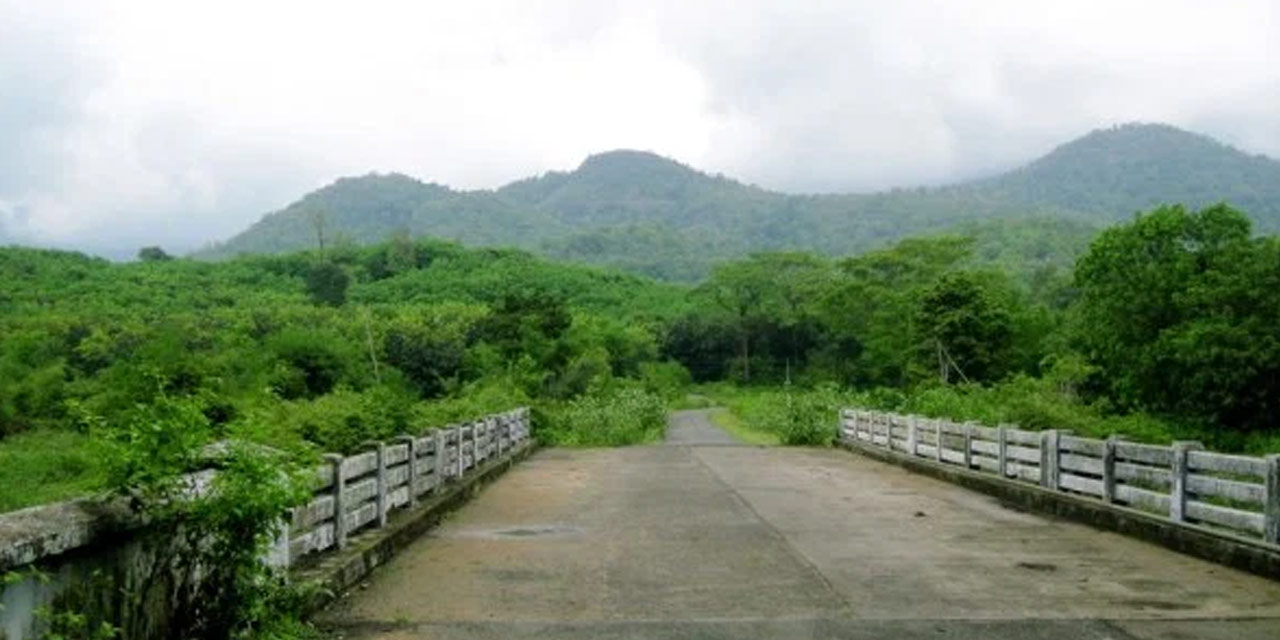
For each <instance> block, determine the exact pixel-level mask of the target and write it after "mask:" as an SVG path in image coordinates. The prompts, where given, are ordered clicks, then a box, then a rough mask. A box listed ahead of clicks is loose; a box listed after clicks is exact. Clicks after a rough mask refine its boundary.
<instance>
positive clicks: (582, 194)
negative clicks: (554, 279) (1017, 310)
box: [197, 124, 1280, 280]
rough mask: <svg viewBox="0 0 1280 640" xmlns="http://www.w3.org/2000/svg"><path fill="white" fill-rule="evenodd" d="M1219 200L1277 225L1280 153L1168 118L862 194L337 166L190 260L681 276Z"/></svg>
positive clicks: (654, 165)
mask: <svg viewBox="0 0 1280 640" xmlns="http://www.w3.org/2000/svg"><path fill="white" fill-rule="evenodd" d="M1217 201H1226V202H1229V203H1231V204H1233V205H1235V206H1237V207H1239V208H1240V209H1242V210H1244V211H1247V212H1248V213H1249V214H1250V215H1252V216H1253V217H1254V218H1255V222H1256V223H1257V228H1258V229H1259V230H1261V231H1274V230H1277V229H1280V162H1277V161H1275V160H1272V159H1270V158H1267V157H1263V156H1252V155H1248V154H1246V153H1243V152H1241V151H1238V150H1236V149H1234V148H1231V147H1229V146H1226V145H1223V144H1221V143H1218V142H1216V141H1214V140H1213V139H1211V138H1208V137H1205V136H1202V135H1198V134H1194V133H1189V132H1186V131H1182V130H1179V129H1176V128H1174V127H1170V126H1167V125H1152V124H1130V125H1123V126H1119V127H1113V128H1110V129H1105V130H1098V131H1094V132H1092V133H1090V134H1088V135H1086V136H1084V137H1082V138H1079V139H1076V140H1074V141H1071V142H1068V143H1067V144H1064V145H1062V146H1060V147H1058V148H1057V149H1055V150H1053V151H1052V152H1050V153H1049V154H1048V155H1046V156H1044V157H1042V158H1040V159H1038V160H1035V161H1034V162H1031V163H1030V164H1028V165H1026V166H1024V167H1022V168H1020V169H1017V170H1014V171H1011V172H1009V173H1006V174H1003V175H1000V176H996V177H993V178H988V179H984V180H977V181H973V182H968V183H963V184H958V185H952V186H946V187H938V188H918V189H895V190H892V191H886V192H880V193H873V194H831V195H788V194H782V193H777V192H772V191H767V190H764V189H760V188H757V187H753V186H749V185H745V184H742V183H740V182H737V181H734V180H732V179H728V178H724V177H720V176H710V175H707V174H705V173H702V172H699V171H696V170H694V169H692V168H690V167H687V166H685V165H682V164H680V163H677V162H675V161H672V160H669V159H666V158H663V157H660V156H657V155H654V154H651V153H644V152H637V151H613V152H608V153H602V154H598V155H594V156H591V157H589V158H587V159H586V161H584V162H583V163H582V165H581V166H580V167H579V168H578V169H576V170H574V171H571V172H551V173H547V174H545V175H542V176H539V177H534V178H529V179H526V180H521V181H518V182H515V183H512V184H509V185H507V186H505V187H502V188H500V189H497V190H494V191H454V190H451V189H449V188H447V187H444V186H440V185H435V184H426V183H422V182H419V181H417V180H415V179H413V178H409V177H407V176H403V175H397V174H391V175H378V174H371V175H367V176H364V177H359V178H343V179H341V180H339V181H337V182H335V183H334V184H332V185H329V186H327V187H324V188H323V189H320V190H318V191H315V192H313V193H311V194H309V195H307V196H306V197H304V198H303V199H302V200H300V201H298V202H296V203H294V204H292V205H290V206H289V207H287V208H285V209H284V210H282V211H279V212H276V213H272V214H268V215H267V216H265V217H264V218H263V219H262V220H261V221H259V222H258V223H256V224H254V225H253V226H252V227H250V228H249V229H247V230H246V231H244V232H243V233H241V234H239V235H237V236H235V237H233V238H231V239H229V240H227V241H226V242H223V243H220V244H217V245H215V246H213V247H210V248H209V249H206V250H204V251H201V252H199V253H198V254H197V257H202V258H224V257H229V256H233V255H236V254H240V253H261V252H281V251H290V250H296V249H303V248H311V247H315V246H317V244H318V243H319V242H320V241H321V239H322V238H323V239H325V240H326V241H328V242H334V241H349V242H355V243H359V244H367V243H372V242H380V241H383V240H385V239H386V238H388V237H390V236H392V235H394V234H396V233H402V232H408V233H409V234H411V235H413V236H421V235H431V236H438V237H443V238H449V239H453V240H457V241H460V242H463V243H466V244H481V245H509V246H516V247H521V248H526V249H532V250H535V251H539V252H542V253H545V254H549V255H552V256H555V257H558V258H562V259H570V260H581V261H586V262H592V263H599V264H608V265H612V266H617V267H621V268H624V269H628V270H632V271H637V272H641V273H646V274H649V275H653V276H657V277H661V278H667V279H674V280H693V279H698V278H700V277H702V276H703V275H704V274H705V273H706V270H707V268H708V265H709V264H711V263H712V262H714V261H717V260H720V259H724V258H730V257H736V256H741V255H743V254H746V253H749V252H751V251H757V250H777V249H809V250H817V251H822V252H826V253H830V254H846V253H852V252H858V251H862V250H866V249H869V248H872V247H877V246H883V245H885V244H887V243H889V242H891V241H893V240H896V239H898V238H901V237H904V236H908V235H916V234H920V233H930V232H936V231H942V230H949V229H952V228H955V227H957V226H959V225H966V224H973V223H981V222H984V221H985V222H989V221H992V220H1010V219H1028V218H1038V219H1043V218H1045V217H1047V216H1049V217H1054V218H1059V219H1063V220H1065V221H1068V222H1071V223H1072V224H1075V225H1079V224H1082V223H1083V224H1095V225H1103V224H1107V223H1110V222H1114V221H1118V220H1125V219H1129V218H1130V217H1131V216H1132V215H1133V214H1134V213H1135V212H1137V211H1139V210H1144V209H1148V208H1150V207H1151V206H1153V205H1155V204H1158V203H1163V202H1179V203H1185V204H1188V205H1191V206H1201V205H1204V204H1208V203H1212V202H1217Z"/></svg>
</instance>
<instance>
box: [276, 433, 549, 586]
mask: <svg viewBox="0 0 1280 640" xmlns="http://www.w3.org/2000/svg"><path fill="white" fill-rule="evenodd" d="M528 442H529V410H528V409H525V408H521V409H516V410H513V411H509V412H507V413H500V414H495V415H490V416H485V417H484V418H481V419H479V420H476V421H474V422H468V423H465V424H461V425H450V426H448V427H445V428H443V429H436V430H433V431H431V432H430V433H428V434H427V435H425V436H421V437H414V436H401V437H399V438H396V439H395V440H394V441H393V442H392V443H380V442H371V443H369V444H368V448H367V450H365V451H362V452H360V453H355V454H352V455H349V456H341V455H338V454H328V455H326V456H325V463H326V464H325V465H323V466H321V467H317V468H316V469H315V477H316V480H315V485H314V491H315V496H314V497H313V498H312V499H311V501H310V502H308V503H307V504H305V505H303V506H301V507H298V508H296V509H294V511H293V517H292V519H291V521H290V522H289V523H288V526H287V527H286V529H285V535H283V536H281V538H280V540H279V542H277V544H276V546H275V548H274V550H273V551H272V554H271V557H270V559H269V561H270V562H271V563H272V564H274V565H277V566H290V565H293V564H295V563H297V562H298V561H299V560H301V559H302V558H304V557H305V556H307V555H308V554H313V553H317V552H320V551H324V550H325V549H329V548H332V547H337V548H339V549H341V548H343V547H345V546H346V545H347V540H348V539H349V538H350V537H351V535H352V534H354V533H356V532H358V531H360V530H362V529H365V528H368V527H376V528H382V527H385V526H386V524H387V517H388V515H389V514H390V513H391V512H392V511H394V510H396V509H403V508H406V507H412V506H415V505H417V503H418V499H419V498H420V497H421V496H423V495H424V494H428V493H430V492H431V491H432V490H433V489H435V488H436V487H439V486H440V485H442V484H444V483H445V482H447V481H448V480H449V479H451V478H460V477H463V476H465V475H466V473H467V472H468V471H470V470H471V469H474V468H477V467H479V466H480V465H481V464H482V463H484V462H485V461H487V460H492V459H499V458H503V457H505V456H507V455H508V454H510V453H513V452H514V451H516V450H518V449H521V448H523V447H524V446H525V445H527V444H528ZM339 515H340V516H341V517H339Z"/></svg>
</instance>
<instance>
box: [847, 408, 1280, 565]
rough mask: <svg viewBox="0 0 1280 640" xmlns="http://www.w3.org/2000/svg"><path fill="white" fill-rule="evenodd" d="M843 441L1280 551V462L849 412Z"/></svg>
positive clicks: (1197, 448)
mask: <svg viewBox="0 0 1280 640" xmlns="http://www.w3.org/2000/svg"><path fill="white" fill-rule="evenodd" d="M840 439H841V440H842V441H844V442H858V443H862V444H870V445H872V446H876V447H882V448H885V449H888V450H890V451H895V452H900V453H903V454H906V455H909V456H915V457H919V458H925V459H930V460H933V461H935V462H937V463H939V464H951V465H958V466H960V467H963V468H965V469H969V470H973V471H978V472H984V473H991V474H996V475H999V476H1002V477H1004V478H1007V479H1010V480H1014V481H1018V482H1026V483H1030V484H1036V485H1039V486H1041V487H1044V488H1046V489H1052V490H1055V491H1064V492H1069V493H1073V494H1078V495H1082V496H1088V497H1091V498H1096V499H1098V500H1101V501H1104V502H1106V503H1109V504H1117V505H1121V506H1126V507H1130V508H1133V509H1138V510H1142V511H1146V512H1149V513H1153V514H1157V515H1161V516H1164V517H1166V518H1168V519H1169V520H1171V521H1173V522H1180V523H1190V524H1197V525H1202V526H1207V527H1211V528H1216V529H1220V530H1226V531H1228V532H1230V533H1234V534H1242V535H1245V536H1249V537H1261V538H1262V539H1263V540H1264V541H1265V542H1268V543H1271V544H1277V543H1280V455H1270V456H1267V457H1265V458H1256V457H1250V456H1239V455H1227V454H1222V453H1214V452H1211V451H1205V450H1204V448H1203V446H1202V445H1200V443H1198V442H1174V443H1173V444H1172V445H1169V446H1159V445H1150V444H1139V443H1135V442H1127V441H1125V440H1121V439H1119V438H1116V437H1112V438H1109V439H1107V440H1096V439H1092V438H1079V437H1076V436H1074V435H1072V434H1071V432H1070V431H1060V430H1048V431H1023V430H1020V429H1017V428H1014V427H1013V426H1010V425H1001V426H998V427H987V426H982V425H979V424H976V423H973V422H965V423H963V424H957V423H955V422H951V421H949V420H945V419H936V418H924V417H920V416H907V415H899V414H896V413H881V412H876V411H862V410H857V409H844V410H842V411H841V412H840Z"/></svg>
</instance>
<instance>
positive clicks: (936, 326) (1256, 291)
mask: <svg viewBox="0 0 1280 640" xmlns="http://www.w3.org/2000/svg"><path fill="white" fill-rule="evenodd" d="M1017 238H1018V236H1009V239H1010V240H1016V239H1017ZM1051 244H1052V243H1051ZM976 246H977V243H976V242H975V240H974V239H973V238H972V237H965V236H935V237H929V238H915V239H909V240H905V241H903V242H901V243H899V244H897V245H896V246H894V247H892V248H890V249H884V250H879V251H872V252H869V253H866V254H863V255H859V256H855V257H850V258H845V259H841V260H828V259H825V258H822V257H820V256H817V255H813V254H803V253H768V254H756V255H753V256H751V257H750V258H748V259H746V260H741V261H737V262H731V263H725V264H722V265H721V266H719V267H717V268H716V270H715V271H714V272H713V274H712V276H711V277H710V279H709V280H708V281H707V282H706V283H705V284H703V285H701V286H700V287H699V288H698V289H696V290H695V297H696V298H698V299H699V300H701V306H700V307H698V308H697V309H695V310H693V311H692V312H690V313H686V314H685V315H683V316H681V317H678V318H676V319H675V320H674V321H673V322H672V323H671V324H670V325H669V326H668V329H667V333H666V337H665V341H664V345H663V350H664V353H665V354H666V355H668V356H670V357H672V358H674V359H676V360H677V361H679V362H681V363H683V364H685V366H686V367H688V369H689V371H690V373H691V374H692V377H693V378H694V379H695V380H697V381H699V382H715V381H719V380H724V379H732V380H737V381H739V382H741V383H748V384H754V385H763V386H764V387H765V388H766V389H768V388H769V387H772V386H774V385H777V384H778V383H785V384H790V385H792V386H791V387H788V388H789V389H792V391H783V390H777V391H766V392H763V393H756V394H746V395H745V396H744V395H743V393H742V391H741V389H734V388H726V387H723V386H712V387H709V388H708V389H706V390H705V391H704V392H703V393H706V394H708V395H711V396H713V397H717V398H719V399H720V400H721V401H722V402H725V403H726V404H728V405H729V406H731V407H734V408H735V409H736V410H737V413H738V414H739V415H738V417H739V418H740V419H741V420H742V421H743V422H744V423H745V424H746V425H747V426H749V427H752V426H753V427H755V428H757V429H760V430H764V431H771V432H773V433H774V434H775V436H777V437H778V438H779V439H781V440H782V441H784V442H788V441H791V442H794V441H812V440H813V438H815V437H816V438H817V439H821V438H822V437H824V436H823V435H822V434H823V433H829V432H826V431H819V432H817V433H816V435H815V436H812V437H811V436H809V435H807V433H808V432H807V431H806V427H807V425H808V424H810V423H811V422H813V421H814V420H822V419H823V418H822V416H824V415H826V416H828V418H829V416H830V415H831V414H830V412H832V411H834V409H835V407H837V406H838V405H839V404H841V403H846V404H855V405H861V406H873V407H880V408H885V409H894V410H899V411H905V412H919V413H924V414H928V415H934V416H947V417H952V418H960V419H977V420H982V421H985V422H987V423H991V424H994V423H1000V422H1013V423H1017V424H1020V425H1022V426H1024V427H1029V428H1034V429H1039V428H1063V429H1072V430H1075V431H1076V432H1077V433H1082V434H1091V435H1098V436H1105V435H1109V434H1112V433H1119V434H1125V435H1128V436H1130V437H1133V438H1137V439H1143V440H1168V439H1170V438H1172V437H1175V436H1180V437H1192V438H1199V439H1201V440H1204V441H1206V442H1207V443H1209V444H1211V445H1212V446H1214V447H1217V448H1220V449H1245V450H1250V451H1254V452H1261V451H1274V450H1276V449H1280V437H1277V435H1276V431H1275V428H1274V425H1275V424H1276V422H1277V418H1278V417H1280V415H1278V413H1277V410H1278V407H1277V405H1276V398H1278V397H1280V375H1277V374H1280V371H1277V367H1280V352H1278V351H1277V346H1280V287H1278V286H1277V285H1280V281H1278V280H1277V279H1278V278H1280V240H1278V239H1277V238H1275V237H1261V238H1259V237H1255V236H1254V235H1253V234H1252V230H1251V227H1250V223H1249V219H1248V218H1247V217H1246V216H1245V215H1244V214H1242V213H1240V212H1238V211H1236V210H1233V209H1231V208H1229V207H1227V206H1225V205H1215V206H1212V207H1208V208H1205V209H1202V210H1200V211H1195V212H1193V211H1189V210H1187V209H1185V208H1183V207H1180V206H1171V207H1160V208H1157V209H1155V210H1153V211H1150V212H1148V213H1146V214H1143V215H1141V216H1139V217H1138V218H1136V219H1135V220H1134V221H1132V222H1130V223H1128V224H1123V225H1118V226H1116V227H1113V228H1111V229H1108V230H1106V231H1104V232H1102V233H1101V234H1099V235H1098V236H1097V237H1096V238H1095V239H1094V240H1093V241H1092V242H1091V243H1090V245H1089V247H1088V249H1087V251H1086V252H1085V253H1084V254H1083V255H1082V256H1081V258H1080V259H1079V261H1078V264H1077V266H1076V267H1075V269H1074V273H1072V272H1071V271H1070V270H1052V271H1049V272H1045V271H1044V270H1042V269H1038V268H1032V269H1027V268H1022V269H1014V268H1011V267H1010V266H1007V265H1001V264H1000V262H998V261H992V259H991V257H990V256H982V255H979V254H978V252H977V251H976ZM1007 249H1008V251H1006V252H1004V253H1003V254H1001V255H1007V256H1018V255H1022V254H1024V253H1025V252H1024V251H1023V250H1021V249H1020V248H1019V247H1018V246H1017V243H1016V242H1015V243H1013V244H1011V245H1010V246H1008V247H1007ZM801 390H804V391H801ZM770 397H772V400H770ZM796 416H802V417H801V418H797V417H796Z"/></svg>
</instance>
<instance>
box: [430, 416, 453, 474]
mask: <svg viewBox="0 0 1280 640" xmlns="http://www.w3.org/2000/svg"><path fill="white" fill-rule="evenodd" d="M431 438H432V439H433V440H434V441H435V446H436V448H435V451H434V452H432V454H431V455H432V461H431V469H432V471H431V472H432V475H434V476H435V478H436V479H435V483H434V484H435V486H437V487H438V486H440V485H442V484H444V480H445V478H446V477H448V475H449V470H448V469H446V468H444V467H445V463H446V461H447V460H448V459H449V458H448V456H446V455H445V451H444V447H445V444H444V440H445V438H444V429H440V428H436V429H434V430H433V431H432V432H431Z"/></svg>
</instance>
